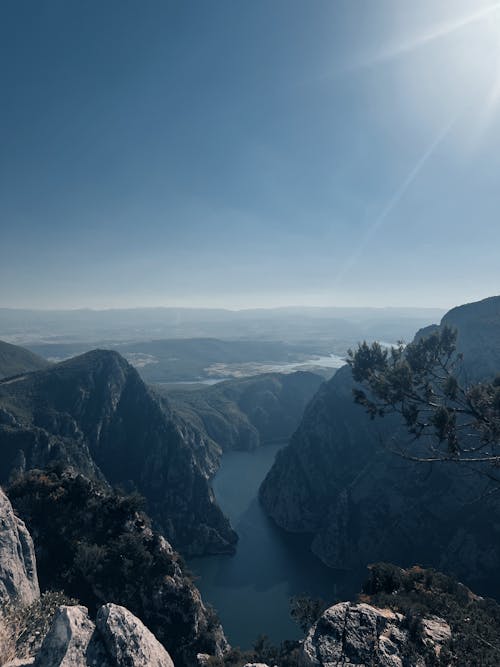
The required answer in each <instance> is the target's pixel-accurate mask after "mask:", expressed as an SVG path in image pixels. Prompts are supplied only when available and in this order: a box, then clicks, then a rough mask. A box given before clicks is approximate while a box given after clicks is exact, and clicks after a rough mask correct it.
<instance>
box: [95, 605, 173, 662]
mask: <svg viewBox="0 0 500 667" xmlns="http://www.w3.org/2000/svg"><path fill="white" fill-rule="evenodd" d="M96 627H97V630H98V632H99V634H100V636H101V638H102V641H103V644H104V646H105V647H106V649H107V652H108V655H109V656H110V658H111V660H112V661H114V662H115V663H116V665H130V666H135V665H137V667H139V665H148V667H173V665H174V663H173V662H172V659H171V658H170V656H169V654H168V653H167V651H166V650H165V649H164V648H163V646H162V645H161V644H160V642H159V641H158V640H157V639H156V637H155V636H154V635H153V633H152V632H150V631H149V630H148V629H147V628H146V627H145V626H144V625H143V624H142V623H141V621H140V620H139V619H138V618H137V617H136V616H134V615H133V614H131V613H130V612H129V611H128V609H125V608H124V607H119V606H118V605H116V604H106V605H104V606H103V607H101V608H100V609H99V611H98V612H97V620H96Z"/></svg>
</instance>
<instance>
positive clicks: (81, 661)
mask: <svg viewBox="0 0 500 667" xmlns="http://www.w3.org/2000/svg"><path fill="white" fill-rule="evenodd" d="M94 630H95V626H94V624H93V623H92V621H91V620H90V618H89V616H88V610H87V608H86V607H82V606H74V607H68V606H61V607H59V609H58V610H57V612H56V615H55V617H54V620H53V622H52V625H51V627H50V629H49V631H48V633H47V635H46V637H45V639H44V641H43V644H42V647H41V649H40V652H39V653H38V656H37V658H36V662H35V667H87V666H88V664H89V663H88V662H87V648H88V646H89V643H90V640H91V638H92V635H93V634H94Z"/></svg>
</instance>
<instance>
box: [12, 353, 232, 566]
mask: <svg viewBox="0 0 500 667" xmlns="http://www.w3.org/2000/svg"><path fill="white" fill-rule="evenodd" d="M0 408H2V411H1V414H0V443H1V447H2V450H3V452H5V453H6V454H5V455H3V456H2V464H1V466H0V473H1V476H2V479H6V478H7V477H8V476H9V474H11V473H12V472H13V471H15V470H16V469H19V470H22V469H23V468H28V469H29V468H32V467H39V466H41V465H42V466H46V465H49V464H51V463H61V464H63V465H64V466H73V467H74V468H76V469H78V470H80V471H82V472H84V473H85V474H91V476H92V477H94V478H102V476H104V478H105V479H106V480H107V481H108V482H110V483H111V484H120V485H123V486H124V487H125V488H137V490H139V492H140V493H142V494H143V495H144V496H145V497H146V499H147V501H148V506H149V509H150V512H151V513H152V515H153V516H154V518H155V519H156V520H157V521H158V522H159V524H160V525H161V527H162V528H163V530H164V531H165V533H166V535H167V536H168V537H169V539H170V540H171V541H172V542H173V543H174V544H175V546H176V547H177V548H179V549H181V550H183V551H184V552H185V553H186V554H190V555H192V554H201V553H205V552H221V551H222V552H224V551H231V550H232V549H233V548H234V546H233V545H234V543H235V541H236V536H235V534H234V533H233V531H232V530H231V528H230V527H229V523H228V521H227V519H226V518H225V517H224V516H223V514H222V512H221V511H220V509H219V508H218V506H217V504H216V502H215V498H214V495H213V492H212V490H211V488H210V485H209V483H208V477H209V476H210V475H211V474H212V473H213V472H214V471H215V469H216V467H217V465H218V459H219V456H220V450H219V449H218V447H217V446H216V445H215V443H213V442H212V441H210V439H208V438H206V436H204V435H203V434H201V433H200V432H199V431H197V430H196V429H195V428H194V427H192V426H191V425H189V424H187V423H185V422H184V421H183V420H182V419H181V418H179V417H177V416H176V415H174V413H173V412H172V411H171V410H170V408H169V406H168V403H167V402H166V401H164V400H161V399H159V398H158V397H156V396H155V395H154V394H153V393H152V392H151V391H150V390H149V389H148V388H147V387H146V385H145V384H144V383H143V382H142V380H141V378H140V377H139V375H138V373H137V371H136V370H135V369H134V368H132V366H130V365H129V364H128V363H127V362H126V361H125V359H123V357H121V356H120V355H119V354H118V353H116V352H110V351H103V350H95V351H93V352H89V353H87V354H84V355H81V356H79V357H75V358H73V359H70V360H68V361H66V362H63V363H60V364H57V365H54V366H53V367H51V368H49V369H47V370H45V371H39V372H36V373H32V374H29V375H25V376H22V377H19V378H17V379H15V380H11V381H6V382H3V383H0Z"/></svg>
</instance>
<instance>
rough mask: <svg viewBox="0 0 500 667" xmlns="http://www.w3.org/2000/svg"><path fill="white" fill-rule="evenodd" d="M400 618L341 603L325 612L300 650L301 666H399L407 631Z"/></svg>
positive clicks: (349, 603)
mask: <svg viewBox="0 0 500 667" xmlns="http://www.w3.org/2000/svg"><path fill="white" fill-rule="evenodd" d="M402 620H403V616H402V615H401V614H396V613H394V612H392V611H390V610H388V609H377V608H376V607H371V606H370V605H367V604H353V603H351V602H341V603H339V604H336V605H334V606H333V607H330V608H329V609H327V610H326V611H325V612H324V613H323V615H322V616H321V618H320V619H319V620H318V621H317V623H316V624H315V625H313V627H312V628H311V630H310V631H309V633H308V635H307V637H306V639H305V640H304V644H303V646H302V650H301V662H302V664H303V665H304V667H323V666H325V667H326V666H328V667H329V666H331V665H337V664H338V665H343V664H349V665H352V667H365V665H370V667H403V661H402V652H403V650H404V647H405V645H406V643H407V639H408V632H407V630H404V629H403V628H402Z"/></svg>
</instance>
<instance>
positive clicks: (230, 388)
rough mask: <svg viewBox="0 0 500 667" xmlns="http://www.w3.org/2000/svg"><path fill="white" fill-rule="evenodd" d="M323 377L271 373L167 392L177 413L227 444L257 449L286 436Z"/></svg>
mask: <svg viewBox="0 0 500 667" xmlns="http://www.w3.org/2000/svg"><path fill="white" fill-rule="evenodd" d="M322 382H323V379H322V378H321V376H319V375H316V374H314V373H307V372H296V373H290V374H279V373H269V374H264V375H258V376H255V377H250V378H244V379H241V380H230V381H228V382H221V383H220V384H217V385H214V386H212V387H208V388H205V389H201V390H197V391H176V390H170V391H168V392H166V396H167V397H168V399H169V401H170V404H171V405H172V407H173V408H174V409H175V411H176V412H177V413H179V414H180V415H181V416H182V417H184V418H185V419H186V421H188V422H189V423H191V424H195V425H196V427H197V428H199V429H200V430H203V431H204V432H206V433H207V435H208V436H209V437H210V438H212V439H213V440H215V441H216V442H217V443H218V444H219V445H220V446H221V447H222V448H223V449H224V450H230V449H254V448H255V447H258V446H259V445H261V444H263V443H267V442H272V441H283V440H287V439H288V438H289V437H290V436H291V435H292V433H293V432H294V430H295V429H296V428H297V426H298V424H299V421H300V418H301V415H302V413H303V412H304V408H305V407H306V405H307V403H308V402H309V401H310V400H311V398H312V397H313V396H314V394H315V393H316V391H317V389H318V387H319V386H320V385H321V383H322ZM162 393H164V394H165V391H163V392H162Z"/></svg>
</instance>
